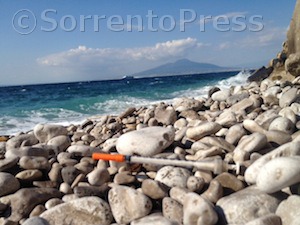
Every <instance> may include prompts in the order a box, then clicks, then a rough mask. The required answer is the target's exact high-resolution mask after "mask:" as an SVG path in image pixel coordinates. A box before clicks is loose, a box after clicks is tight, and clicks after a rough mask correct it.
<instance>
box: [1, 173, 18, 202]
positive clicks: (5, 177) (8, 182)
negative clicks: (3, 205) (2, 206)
mask: <svg viewBox="0 0 300 225" xmlns="http://www.w3.org/2000/svg"><path fill="white" fill-rule="evenodd" d="M19 188H20V183H19V181H18V180H17V179H16V178H15V177H14V176H13V175H11V174H10V173H4V172H0V197H1V196H4V195H8V194H11V193H14V192H15V191H17V190H18V189H19Z"/></svg>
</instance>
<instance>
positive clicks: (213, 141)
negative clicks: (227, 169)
mask: <svg viewBox="0 0 300 225" xmlns="http://www.w3.org/2000/svg"><path fill="white" fill-rule="evenodd" d="M200 141H201V142H202V143H204V144H207V145H212V146H216V147H219V148H221V149H224V150H226V151H227V152H232V151H233V150H234V149H235V146H234V145H232V144H230V143H228V142H227V141H225V140H224V138H221V137H204V138H202V139H200Z"/></svg>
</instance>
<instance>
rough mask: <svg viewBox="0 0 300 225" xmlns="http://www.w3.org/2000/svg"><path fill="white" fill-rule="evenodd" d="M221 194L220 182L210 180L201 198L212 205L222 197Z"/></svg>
mask: <svg viewBox="0 0 300 225" xmlns="http://www.w3.org/2000/svg"><path fill="white" fill-rule="evenodd" d="M223 193H224V191H223V187H222V185H221V184H220V182H219V181H217V180H212V181H211V182H210V183H209V186H208V188H207V190H206V191H205V192H204V193H202V194H201V197H203V198H205V199H206V200H208V201H210V202H212V203H216V202H217V201H218V200H219V199H220V198H222V197H223Z"/></svg>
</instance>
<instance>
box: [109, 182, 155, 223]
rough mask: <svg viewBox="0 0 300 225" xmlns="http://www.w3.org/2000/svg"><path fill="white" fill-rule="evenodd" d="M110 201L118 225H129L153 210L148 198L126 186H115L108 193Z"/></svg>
mask: <svg viewBox="0 0 300 225" xmlns="http://www.w3.org/2000/svg"><path fill="white" fill-rule="evenodd" d="M108 201H109V204H110V207H111V210H112V214H113V216H114V218H115V220H116V222H117V223H118V224H128V223H130V222H132V221H133V220H136V219H139V218H142V217H145V216H147V215H148V214H149V213H150V212H151V209H152V202H151V200H150V199H149V198H148V197H147V196H145V195H144V194H143V193H141V192H138V191H136V190H134V189H132V188H130V187H126V186H119V185H116V186H113V187H112V189H111V190H110V191H109V193H108Z"/></svg>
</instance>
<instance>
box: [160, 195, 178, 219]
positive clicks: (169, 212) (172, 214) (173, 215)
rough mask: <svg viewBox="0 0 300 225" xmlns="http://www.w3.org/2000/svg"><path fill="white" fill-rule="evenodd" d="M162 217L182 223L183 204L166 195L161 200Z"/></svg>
mask: <svg viewBox="0 0 300 225" xmlns="http://www.w3.org/2000/svg"><path fill="white" fill-rule="evenodd" d="M162 212H163V215H164V217H166V218H167V219H169V220H171V221H175V222H177V223H178V224H183V205H181V204H180V203H179V202H177V201H175V200H174V199H172V198H169V197H166V198H164V199H163V201H162Z"/></svg>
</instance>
